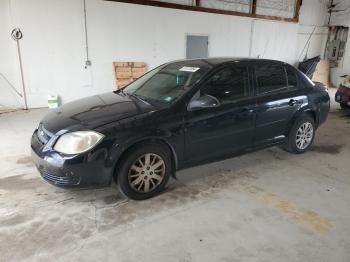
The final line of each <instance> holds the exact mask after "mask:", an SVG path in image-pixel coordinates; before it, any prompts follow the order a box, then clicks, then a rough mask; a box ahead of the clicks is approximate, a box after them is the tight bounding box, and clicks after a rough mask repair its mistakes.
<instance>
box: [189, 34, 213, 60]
mask: <svg viewBox="0 0 350 262" xmlns="http://www.w3.org/2000/svg"><path fill="white" fill-rule="evenodd" d="M208 46H209V37H208V36H203V35H187V36H186V58H187V59H196V58H206V57H208Z"/></svg>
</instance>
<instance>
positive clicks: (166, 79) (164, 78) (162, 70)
mask: <svg viewBox="0 0 350 262" xmlns="http://www.w3.org/2000/svg"><path fill="white" fill-rule="evenodd" d="M210 68H211V66H210V65H209V64H206V63H198V64H193V63H186V62H175V63H172V64H167V65H163V66H160V67H157V68H156V69H153V70H152V71H150V72H148V73H147V74H145V75H143V76H142V77H140V78H139V79H137V80H135V81H134V82H132V83H131V84H130V85H128V86H127V87H125V88H124V89H123V91H124V92H125V93H127V94H130V95H134V96H136V97H139V98H141V99H144V100H146V101H148V102H150V103H152V102H161V103H164V104H171V103H172V102H174V101H175V100H176V99H178V98H180V97H181V96H182V95H183V94H185V93H186V92H187V91H188V90H189V89H191V87H192V86H193V85H194V84H195V83H197V82H198V81H199V80H200V79H201V78H202V77H203V76H204V75H205V73H206V72H208V71H209V70H210Z"/></svg>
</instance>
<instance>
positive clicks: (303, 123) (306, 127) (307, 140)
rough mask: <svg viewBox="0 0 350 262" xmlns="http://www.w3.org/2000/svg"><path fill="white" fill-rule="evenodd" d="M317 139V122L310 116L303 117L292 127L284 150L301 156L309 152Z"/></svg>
mask: <svg viewBox="0 0 350 262" xmlns="http://www.w3.org/2000/svg"><path fill="white" fill-rule="evenodd" d="M314 138H315V121H314V120H313V118H312V117H311V116H309V115H302V116H301V117H299V118H298V119H297V120H296V121H295V123H294V125H293V126H292V128H291V130H290V131H289V134H288V136H287V139H288V140H287V142H286V144H285V145H284V147H283V148H284V149H285V150H286V151H288V152H291V153H295V154H301V153H304V152H305V151H307V150H308V149H309V148H310V146H311V145H312V143H313V141H314Z"/></svg>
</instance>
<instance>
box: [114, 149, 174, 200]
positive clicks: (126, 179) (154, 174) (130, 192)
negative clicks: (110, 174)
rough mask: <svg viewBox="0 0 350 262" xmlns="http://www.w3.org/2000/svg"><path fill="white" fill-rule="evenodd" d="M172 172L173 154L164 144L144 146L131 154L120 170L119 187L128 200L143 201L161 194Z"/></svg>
mask: <svg viewBox="0 0 350 262" xmlns="http://www.w3.org/2000/svg"><path fill="white" fill-rule="evenodd" d="M171 172H172V166H171V153H170V150H169V149H168V148H167V146H165V145H162V144H158V143H157V144H151V143H147V144H142V145H140V146H138V147H137V148H135V149H134V150H132V151H131V152H129V153H128V154H127V155H126V156H125V157H124V158H123V160H122V162H121V165H120V168H119V170H118V174H117V175H118V186H119V188H120V190H121V192H122V193H123V194H124V195H126V196H127V197H128V198H131V199H135V200H143V199H147V198H150V197H153V196H155V195H157V194H159V193H160V192H161V191H162V190H163V189H164V187H165V185H166V183H167V181H168V179H169V177H170V174H171Z"/></svg>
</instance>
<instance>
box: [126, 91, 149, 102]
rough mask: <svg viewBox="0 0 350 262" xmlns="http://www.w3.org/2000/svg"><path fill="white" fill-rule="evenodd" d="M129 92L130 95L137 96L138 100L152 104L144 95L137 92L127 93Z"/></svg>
mask: <svg viewBox="0 0 350 262" xmlns="http://www.w3.org/2000/svg"><path fill="white" fill-rule="evenodd" d="M127 94H128V95H129V96H132V97H134V98H136V99H138V100H140V101H142V102H144V103H146V104H150V103H149V102H148V100H147V98H146V97H144V96H141V95H137V94H134V93H127Z"/></svg>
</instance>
